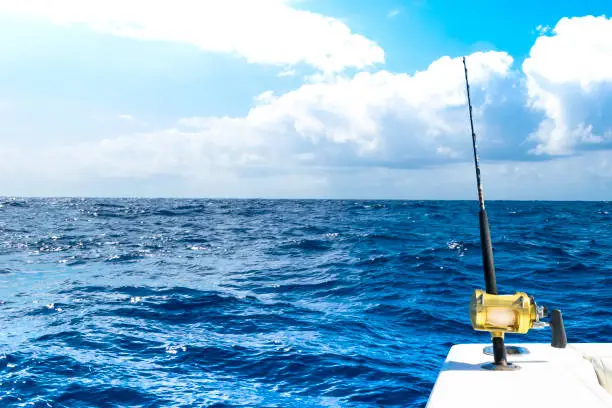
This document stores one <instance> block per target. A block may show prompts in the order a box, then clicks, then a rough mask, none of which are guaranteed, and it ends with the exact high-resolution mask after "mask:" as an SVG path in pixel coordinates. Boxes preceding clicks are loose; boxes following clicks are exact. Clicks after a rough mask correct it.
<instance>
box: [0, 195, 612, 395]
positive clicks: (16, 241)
mask: <svg viewBox="0 0 612 408" xmlns="http://www.w3.org/2000/svg"><path fill="white" fill-rule="evenodd" d="M11 203H12V204H11ZM2 205H3V207H2V208H1V209H0V257H2V261H3V264H2V267H1V269H0V280H1V281H2V282H0V283H2V285H0V286H1V288H2V289H1V290H0V307H1V308H2V311H3V313H2V314H0V323H1V324H2V327H3V336H4V337H3V339H4V341H3V344H1V345H0V375H2V376H3V386H2V387H0V406H3V407H4V406H6V407H11V406H26V405H27V404H29V405H30V406H35V407H36V406H40V407H46V406H49V405H50V406H53V407H56V406H57V407H63V406H65V407H71V406H96V405H97V406H108V407H122V406H141V407H157V406H178V407H181V406H185V407H186V406H207V407H221V406H228V407H229V406H236V407H251V406H252V407H259V406H270V407H272V406H274V407H276V406H278V407H318V406H346V407H378V406H423V405H424V404H425V402H426V400H427V396H428V394H429V392H430V390H431V387H432V385H433V383H434V381H435V379H436V374H437V369H438V368H439V366H440V364H441V363H442V362H443V361H444V358H445V356H446V354H447V352H448V349H449V348H450V347H451V346H452V345H453V344H456V343H458V342H483V341H487V338H486V335H483V334H481V333H475V332H474V331H473V330H472V329H471V327H470V323H469V316H468V315H467V305H468V303H469V299H470V296H471V292H472V290H473V289H474V288H481V287H482V286H483V285H484V282H483V278H482V266H481V259H480V256H481V253H480V237H479V235H478V215H477V211H478V207H477V205H476V203H474V202H442V201H440V202H428V201H418V202H412V201H361V200H357V201H356V200H350V201H334V200H323V201H315V200H293V201H292V200H279V201H274V200H195V199H194V200H169V199H142V200H140V199H98V198H96V199H80V198H78V199H30V198H26V199H4V200H3V201H2ZM608 207H609V206H608V204H605V203H603V204H602V203H579V205H578V204H576V203H542V202H533V203H530V202H511V203H508V202H491V203H489V204H488V207H487V208H488V212H489V220H490V222H491V228H492V239H493V245H494V251H495V260H496V270H497V277H498V286H499V288H500V290H502V291H504V292H512V291H514V290H522V291H526V292H527V293H529V294H530V295H534V296H535V297H536V300H538V301H539V303H541V304H544V305H547V306H550V307H560V308H561V309H562V310H563V314H564V317H566V329H567V332H568V338H569V339H570V341H574V342H580V341H592V342H600V341H609V338H610V336H612V326H611V325H610V322H611V321H612V315H611V310H612V304H611V303H610V302H611V300H610V298H611V297H610V296H609V293H608V292H609V290H608V288H609V287H611V286H612V280H611V278H610V276H611V274H610V267H609V266H610V265H612V230H611V229H610V227H609V220H610V219H609V214H606V213H605V212H609V211H610V209H609V208H608ZM576 293H579V294H580V296H579V301H576V299H575V296H574V294H576ZM568 296H569V297H568ZM570 297H571V299H570ZM585 310H587V311H588V313H585ZM549 336H550V335H549V332H547V331H539V332H530V333H529V334H528V335H527V336H526V337H525V340H526V341H542V342H547V341H550V338H549Z"/></svg>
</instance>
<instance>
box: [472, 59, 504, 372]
mask: <svg viewBox="0 0 612 408" xmlns="http://www.w3.org/2000/svg"><path fill="white" fill-rule="evenodd" d="M463 71H464V72H465V90H466V92H467V100H468V108H469V111H470V130H471V131H472V148H473V150H474V167H475V168H476V187H477V188H478V205H479V207H480V210H479V212H478V218H479V224H480V246H481V249H482V265H483V268H484V278H485V289H486V291H487V293H488V294H490V295H497V279H496V277H495V263H494V261H493V244H492V243H491V229H490V228H489V217H488V216H487V210H486V209H485V203H484V192H483V189H482V181H481V179H480V162H479V160H478V150H477V146H476V132H474V119H473V117H472V100H471V98H470V83H469V81H468V70H467V65H466V63H465V57H463ZM493 358H494V361H495V364H497V365H507V364H508V360H507V357H506V346H505V345H504V338H503V336H495V335H494V336H493Z"/></svg>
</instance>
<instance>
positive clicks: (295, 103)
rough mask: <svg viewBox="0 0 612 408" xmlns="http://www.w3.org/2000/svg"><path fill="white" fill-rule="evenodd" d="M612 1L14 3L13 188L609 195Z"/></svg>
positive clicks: (6, 77)
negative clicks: (474, 140) (478, 178)
mask: <svg viewBox="0 0 612 408" xmlns="http://www.w3.org/2000/svg"><path fill="white" fill-rule="evenodd" d="M611 14H612V3H610V2H609V0H601V1H595V0H591V1H589V0H585V1H581V2H576V1H566V0H557V1H552V0H551V1H544V0H542V1H537V0H530V1H525V0H517V1H514V2H505V3H503V2H492V1H485V0H466V1H461V2H457V1H452V0H377V1H370V0H351V1H347V0H344V1H341V0H172V1H170V0H156V1H145V0H103V1H99V0H88V1H82V0H55V1H53V2H51V1H48V0H20V1H14V0H0V158H1V159H0V195H5V196H98V197H99V196H110V197H117V196H128V197H242V198H251V197H261V198H354V199H475V198H476V187H475V175H474V169H473V158H472V152H471V137H470V130H469V118H468V111H467V106H466V93H465V83H464V77H463V75H464V73H463V66H462V62H461V57H462V56H466V58H467V65H468V71H469V77H470V83H471V92H472V103H473V105H474V121H475V126H476V133H477V135H478V146H479V155H480V160H481V166H482V178H483V184H484V191H485V197H486V198H488V199H519V200H532V199H533V200H612V18H609V17H607V16H608V15H611Z"/></svg>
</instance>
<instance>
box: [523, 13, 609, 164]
mask: <svg viewBox="0 0 612 408" xmlns="http://www.w3.org/2000/svg"><path fill="white" fill-rule="evenodd" d="M611 38H612V19H607V18H605V17H592V16H588V17H577V18H563V19H561V20H560V21H559V22H558V23H557V25H556V26H555V28H554V29H553V30H552V33H551V35H550V36H540V37H539V38H538V39H537V40H536V42H535V44H534V46H533V47H532V49H531V52H530V55H529V58H527V59H526V60H525V62H524V63H523V71H524V73H525V75H526V80H527V89H528V98H529V103H530V105H531V106H532V107H533V108H535V109H537V110H540V111H542V112H544V113H545V115H546V119H545V120H543V121H542V122H541V124H540V126H539V128H538V129H537V131H536V132H534V133H533V134H532V135H531V140H533V141H535V142H536V143H537V145H536V147H535V149H534V150H533V152H534V153H536V154H549V155H559V154H570V153H572V152H574V151H575V150H577V149H580V148H582V147H585V146H588V145H591V146H592V145H602V144H604V143H606V144H607V143H609V142H611V141H612V93H611V91H612V70H611V69H610V67H611V66H612V42H611V41H610V39H611Z"/></svg>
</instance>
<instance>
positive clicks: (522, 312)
mask: <svg viewBox="0 0 612 408" xmlns="http://www.w3.org/2000/svg"><path fill="white" fill-rule="evenodd" d="M546 316H547V311H546V308H545V307H543V306H538V305H537V304H536V302H535V300H534V299H533V297H530V296H528V295H527V294H526V293H524V292H517V293H515V294H514V295H493V294H489V293H486V292H485V291H483V290H480V289H476V290H475V291H474V294H473V295H472V300H471V301H470V320H471V321H472V327H473V328H474V330H478V331H488V332H490V333H491V336H492V337H500V338H503V336H504V334H505V333H520V334H525V333H527V332H528V331H529V330H530V329H532V328H542V327H546V326H547V325H548V324H547V323H545V322H542V321H541V319H542V318H545V317H546Z"/></svg>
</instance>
